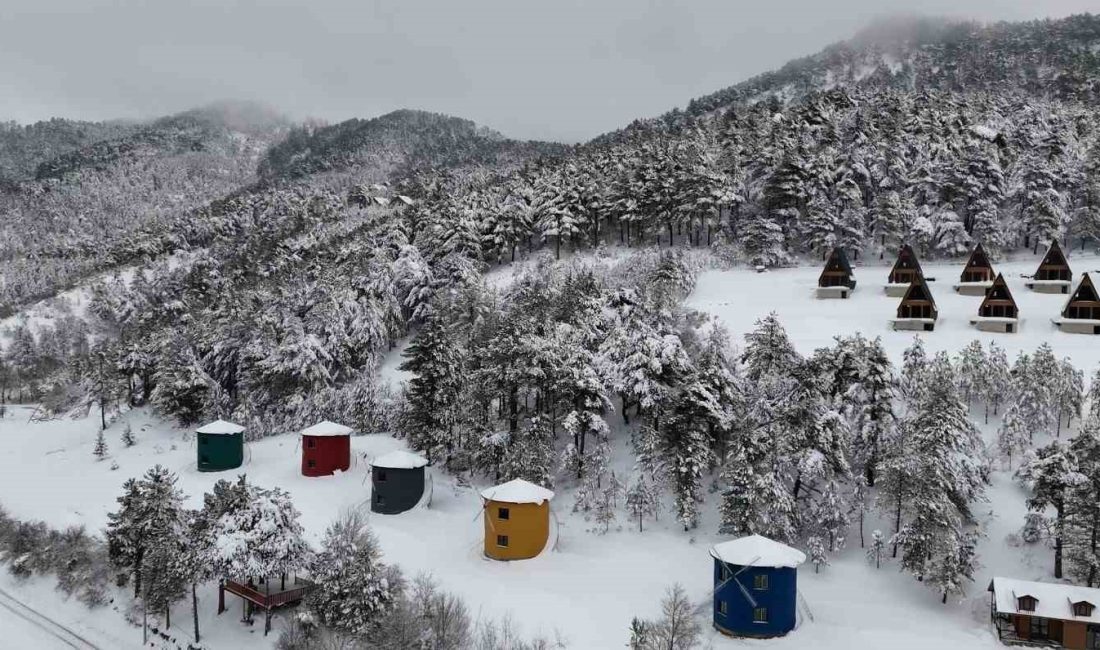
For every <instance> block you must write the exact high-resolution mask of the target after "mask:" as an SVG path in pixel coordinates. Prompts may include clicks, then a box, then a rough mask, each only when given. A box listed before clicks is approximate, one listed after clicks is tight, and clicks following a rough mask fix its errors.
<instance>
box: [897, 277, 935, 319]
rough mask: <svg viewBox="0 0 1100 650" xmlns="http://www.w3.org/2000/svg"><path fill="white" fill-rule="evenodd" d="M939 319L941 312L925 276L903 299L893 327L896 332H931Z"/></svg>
mask: <svg viewBox="0 0 1100 650" xmlns="http://www.w3.org/2000/svg"><path fill="white" fill-rule="evenodd" d="M937 318H939V310H938V309H936V300H935V299H934V298H932V291H931V290H930V289H929V288H928V282H927V281H926V280H925V279H924V276H923V275H922V276H919V277H918V278H917V279H916V280H915V281H914V282H913V284H911V285H909V289H908V290H907V291H906V292H905V296H904V297H902V299H901V303H900V304H899V305H898V312H897V318H895V319H894V322H893V325H894V329H895V330H916V331H920V332H931V331H932V330H933V329H935V327H936V319H937Z"/></svg>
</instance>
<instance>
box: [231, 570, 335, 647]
mask: <svg viewBox="0 0 1100 650" xmlns="http://www.w3.org/2000/svg"><path fill="white" fill-rule="evenodd" d="M274 583H275V585H278V588H276V589H268V588H267V587H266V586H265V587H261V586H257V585H248V584H244V583H240V582H237V581H236V580H228V579H227V580H223V581H222V584H221V585H219V586H218V613H219V614H221V613H222V612H224V611H225V593H226V592H229V593H231V594H233V595H234V596H239V597H240V598H241V599H242V600H244V601H245V619H246V620H251V614H252V608H256V609H261V610H263V611H264V636H267V633H268V632H270V631H271V612H272V611H273V610H274V609H276V608H278V607H283V606H286V605H292V604H294V603H297V602H300V601H301V600H302V599H303V598H305V597H306V596H307V595H309V592H311V591H313V590H314V589H316V587H317V585H316V584H315V583H314V582H313V581H311V580H307V579H305V578H300V577H298V576H295V577H294V579H293V580H292V581H291V585H290V589H285V588H282V586H281V585H283V582H282V581H281V580H279V581H274Z"/></svg>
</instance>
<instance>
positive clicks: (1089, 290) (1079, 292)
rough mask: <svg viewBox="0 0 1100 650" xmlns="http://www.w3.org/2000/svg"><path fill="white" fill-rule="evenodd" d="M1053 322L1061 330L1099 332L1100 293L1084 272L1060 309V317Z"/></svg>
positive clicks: (1082, 332) (1085, 332)
mask: <svg viewBox="0 0 1100 650" xmlns="http://www.w3.org/2000/svg"><path fill="white" fill-rule="evenodd" d="M1054 324H1055V325H1057V326H1058V329H1060V330H1062V331H1063V332H1071V333H1073V334H1100V294H1098V293H1097V291H1096V285H1094V284H1093V283H1092V278H1091V277H1089V274H1088V273H1086V274H1085V275H1084V277H1082V278H1081V283H1080V284H1078V285H1077V288H1076V289H1074V291H1073V295H1071V296H1070V297H1069V300H1067V301H1066V306H1065V307H1064V308H1063V309H1062V317H1061V318H1058V319H1055V321H1054Z"/></svg>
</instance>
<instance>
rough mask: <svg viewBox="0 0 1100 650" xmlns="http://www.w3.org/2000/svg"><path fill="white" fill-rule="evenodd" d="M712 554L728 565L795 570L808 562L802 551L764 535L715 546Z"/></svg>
mask: <svg viewBox="0 0 1100 650" xmlns="http://www.w3.org/2000/svg"><path fill="white" fill-rule="evenodd" d="M710 554H711V556H712V557H714V558H715V559H718V560H721V561H722V562H725V563H727V564H736V565H737V566H755V567H771V568H776V569H778V568H791V569H793V568H795V567H797V566H798V565H800V564H802V563H803V562H805V561H806V554H805V553H803V552H802V551H800V550H798V549H797V548H791V547H790V546H787V545H786V544H781V543H779V542H777V541H774V540H771V539H768V538H767V537H764V536H763V535H749V536H748V537H741V538H739V539H734V540H730V541H728V542H722V543H721V544H715V545H714V546H713V547H712V548H711V549H710Z"/></svg>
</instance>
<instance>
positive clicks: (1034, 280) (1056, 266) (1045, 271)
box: [1025, 239, 1073, 293]
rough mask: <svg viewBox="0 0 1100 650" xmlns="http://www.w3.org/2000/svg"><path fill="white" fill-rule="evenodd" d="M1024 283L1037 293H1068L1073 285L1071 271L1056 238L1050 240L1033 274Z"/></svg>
mask: <svg viewBox="0 0 1100 650" xmlns="http://www.w3.org/2000/svg"><path fill="white" fill-rule="evenodd" d="M1025 284H1026V285H1027V288H1028V289H1031V290H1032V291H1038V292H1039V293H1069V289H1070V287H1071V286H1073V271H1072V270H1070V268H1069V262H1067V261H1066V255H1065V253H1063V252H1062V247H1061V246H1059V245H1058V240H1057V239H1055V240H1054V241H1052V242H1050V248H1048V249H1047V252H1046V255H1044V256H1043V261H1042V262H1040V263H1039V268H1038V269H1036V270H1035V275H1033V276H1032V277H1031V279H1030V280H1028V281H1027V282H1026V283H1025Z"/></svg>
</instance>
